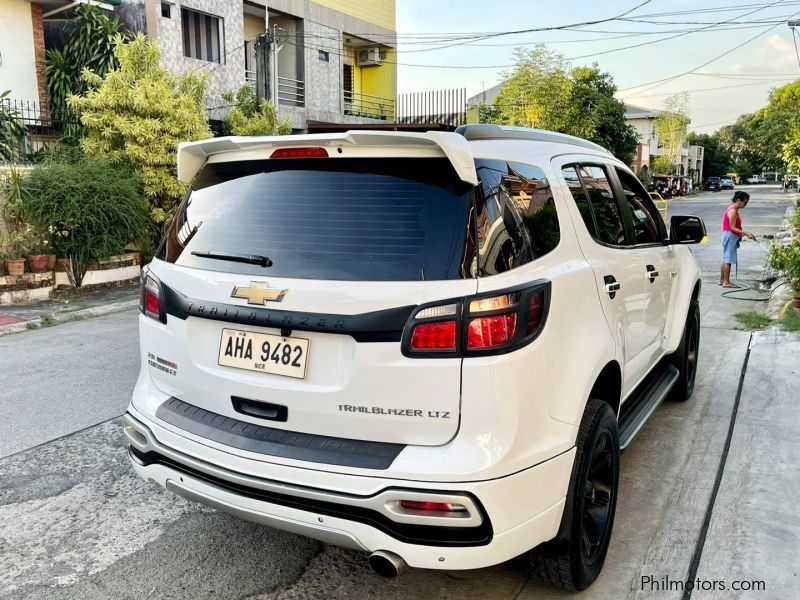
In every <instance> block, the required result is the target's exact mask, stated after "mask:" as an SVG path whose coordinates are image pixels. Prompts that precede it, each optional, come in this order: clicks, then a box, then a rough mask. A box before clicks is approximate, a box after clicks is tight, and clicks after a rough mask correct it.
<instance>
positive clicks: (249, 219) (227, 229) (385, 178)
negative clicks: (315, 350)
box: [158, 158, 472, 281]
mask: <svg viewBox="0 0 800 600" xmlns="http://www.w3.org/2000/svg"><path fill="white" fill-rule="evenodd" d="M469 207H470V186H469V185H467V184H464V183H463V182H461V181H460V180H459V179H458V177H457V176H456V175H455V173H454V172H453V169H452V166H451V165H450V163H449V162H448V161H447V160H446V159H420V158H417V159H363V158H362V159H345V158H331V159H278V160H260V161H238V162H229V163H216V164H208V165H206V166H205V167H204V168H203V170H202V171H201V172H200V174H199V175H198V177H197V179H196V180H195V182H194V184H193V186H192V191H191V192H190V194H189V196H188V197H187V199H186V200H185V201H184V203H183V204H182V205H181V207H180V208H179V210H178V213H177V214H176V217H175V219H174V220H173V222H172V224H171V225H170V228H169V231H168V234H167V236H166V239H165V241H164V243H163V244H162V247H161V249H160V251H159V254H158V258H161V259H162V260H166V261H168V262H172V263H175V264H178V265H184V266H189V267H196V268H201V269H207V270H214V271H228V272H235V273H243V274H253V275H266V276H279V277H295V278H301V279H338V280H359V281H378V280H380V281H413V280H423V279H424V280H431V279H460V278H463V277H469V276H470V275H469V274H468V270H469V269H468V267H469V266H470V265H471V262H472V261H471V255H470V257H469V259H465V248H466V246H467V239H466V238H467V229H468V226H467V221H468V214H469ZM208 252H211V253H214V254H230V255H260V256H265V257H268V258H269V260H271V261H272V266H270V267H266V268H264V267H261V266H258V265H251V264H243V263H239V262H229V261H226V260H219V259H212V258H204V257H199V256H196V255H195V254H193V253H208Z"/></svg>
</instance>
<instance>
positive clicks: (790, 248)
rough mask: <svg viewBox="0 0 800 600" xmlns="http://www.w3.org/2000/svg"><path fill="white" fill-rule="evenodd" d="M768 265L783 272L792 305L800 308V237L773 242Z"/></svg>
mask: <svg viewBox="0 0 800 600" xmlns="http://www.w3.org/2000/svg"><path fill="white" fill-rule="evenodd" d="M769 265H770V266H771V267H772V268H774V269H777V270H778V271H780V272H781V273H783V276H784V277H786V281H787V282H788V283H789V285H790V286H791V287H792V290H793V299H792V305H793V306H794V307H795V308H800V237H795V238H793V239H792V240H791V241H790V242H789V243H788V244H775V245H773V246H772V248H770V252H769Z"/></svg>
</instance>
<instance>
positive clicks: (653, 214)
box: [617, 169, 665, 244]
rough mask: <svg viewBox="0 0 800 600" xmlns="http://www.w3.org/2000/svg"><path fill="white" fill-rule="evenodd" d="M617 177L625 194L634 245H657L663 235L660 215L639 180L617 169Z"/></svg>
mask: <svg viewBox="0 0 800 600" xmlns="http://www.w3.org/2000/svg"><path fill="white" fill-rule="evenodd" d="M617 177H619V181H620V183H621V184H622V190H623V191H624V192H625V200H626V201H627V202H628V207H629V208H630V211H631V219H632V220H633V233H634V243H635V244H657V243H659V242H661V241H662V240H663V239H664V237H665V233H664V231H663V227H662V225H661V215H660V214H659V212H658V210H657V209H656V207H655V204H653V200H652V199H651V198H650V194H648V193H647V192H646V191H645V189H644V187H642V184H641V183H639V180H638V179H636V178H635V177H634V176H632V175H631V174H630V173H627V172H625V171H623V170H621V169H617Z"/></svg>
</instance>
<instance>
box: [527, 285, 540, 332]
mask: <svg viewBox="0 0 800 600" xmlns="http://www.w3.org/2000/svg"><path fill="white" fill-rule="evenodd" d="M543 311H544V292H533V293H532V294H531V299H530V302H529V306H528V325H527V327H526V328H525V335H530V334H531V333H533V332H534V331H535V330H536V328H537V327H539V323H541V322H542V313H543Z"/></svg>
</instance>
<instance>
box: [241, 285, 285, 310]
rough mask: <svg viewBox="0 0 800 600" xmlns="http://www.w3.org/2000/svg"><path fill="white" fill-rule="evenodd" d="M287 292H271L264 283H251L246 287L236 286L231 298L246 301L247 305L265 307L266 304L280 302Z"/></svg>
mask: <svg viewBox="0 0 800 600" xmlns="http://www.w3.org/2000/svg"><path fill="white" fill-rule="evenodd" d="M286 292H287V290H271V289H269V287H268V286H267V284H266V283H259V282H257V281H251V282H250V285H248V286H247V287H244V286H238V285H237V286H236V287H234V288H233V292H232V293H231V298H241V299H243V300H247V303H248V304H255V305H257V306H266V304H267V302H280V301H281V300H283V297H284V296H285V295H286Z"/></svg>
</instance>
